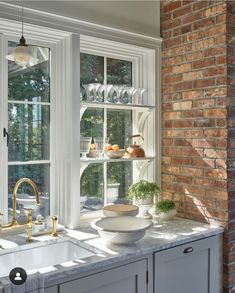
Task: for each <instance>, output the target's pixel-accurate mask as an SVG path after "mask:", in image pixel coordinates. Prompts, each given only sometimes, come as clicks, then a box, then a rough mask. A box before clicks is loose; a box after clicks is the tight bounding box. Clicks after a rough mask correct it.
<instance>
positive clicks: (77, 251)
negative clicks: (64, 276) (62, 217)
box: [0, 240, 95, 277]
mask: <svg viewBox="0 0 235 293" xmlns="http://www.w3.org/2000/svg"><path fill="white" fill-rule="evenodd" d="M93 255H95V253H94V252H92V251H90V250H88V249H86V248H83V247H81V246H79V244H77V243H73V242H72V241H69V240H66V241H63V242H62V241H61V242H56V243H48V244H47V245H45V244H44V245H42V246H36V247H30V246H29V245H27V246H26V247H25V248H24V247H21V248H20V250H17V251H11V252H10V251H9V250H6V253H5V251H4V250H3V251H2V252H1V254H0V277H3V276H8V275H9V272H10V271H11V270H12V269H13V268H15V267H22V268H23V269H25V270H26V271H30V270H35V269H40V268H45V267H49V266H54V265H58V264H61V263H66V262H69V261H74V260H80V259H84V258H86V257H90V256H93Z"/></svg>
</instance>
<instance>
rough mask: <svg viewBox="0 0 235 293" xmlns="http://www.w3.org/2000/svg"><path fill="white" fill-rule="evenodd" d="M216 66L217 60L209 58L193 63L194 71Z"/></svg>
mask: <svg viewBox="0 0 235 293" xmlns="http://www.w3.org/2000/svg"><path fill="white" fill-rule="evenodd" d="M214 64H215V58H214V57H212V58H207V59H202V60H198V61H195V62H193V68H194V69H200V68H207V67H208V66H212V65H214Z"/></svg>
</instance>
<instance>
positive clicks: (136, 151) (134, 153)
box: [125, 134, 145, 158]
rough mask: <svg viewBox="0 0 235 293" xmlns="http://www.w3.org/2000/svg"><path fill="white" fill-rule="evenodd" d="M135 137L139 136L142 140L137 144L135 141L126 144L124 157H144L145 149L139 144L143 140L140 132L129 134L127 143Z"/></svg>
mask: <svg viewBox="0 0 235 293" xmlns="http://www.w3.org/2000/svg"><path fill="white" fill-rule="evenodd" d="M135 137H140V138H141V140H142V141H141V142H140V143H139V145H137V144H136V142H134V144H128V146H127V147H126V153H125V157H126V158H144V157H145V151H144V149H143V148H142V147H141V145H142V144H143V142H144V138H143V136H141V135H140V134H135V135H131V136H130V137H128V139H127V140H128V143H129V142H130V139H132V138H135Z"/></svg>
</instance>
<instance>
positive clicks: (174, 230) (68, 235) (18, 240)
mask: <svg viewBox="0 0 235 293" xmlns="http://www.w3.org/2000/svg"><path fill="white" fill-rule="evenodd" d="M220 233H223V228H222V227H218V226H210V225H207V224H203V223H199V222H194V221H190V220H186V219H182V218H175V220H174V221H168V222H159V223H157V224H154V225H153V226H152V227H151V228H150V229H149V230H148V231H147V233H146V235H145V237H144V238H143V239H141V240H140V241H138V242H137V243H136V244H135V245H131V246H124V245H121V246H119V245H110V246H106V245H105V244H104V242H103V240H102V239H101V238H100V237H99V236H98V235H97V233H96V231H95V230H93V229H92V228H91V227H90V226H88V225H87V226H84V227H82V228H80V229H79V230H67V229H66V230H65V231H63V232H61V233H60V237H59V238H52V237H50V236H47V235H44V236H38V237H34V238H33V239H34V243H33V244H25V236H24V235H14V236H13V235H12V236H6V237H4V238H1V239H0V246H2V247H3V248H4V249H0V256H1V255H2V254H5V253H6V252H7V251H8V249H10V250H13V251H15V250H19V249H22V248H23V249H25V248H26V249H30V248H32V247H33V246H35V245H36V246H41V245H47V244H49V243H52V242H57V241H64V240H70V241H73V242H76V243H78V244H79V245H81V246H82V247H85V248H87V249H89V250H90V251H92V252H94V256H91V257H88V258H86V259H83V261H81V262H70V263H69V264H67V265H66V266H63V265H55V266H53V267H54V268H55V270H51V271H50V270H48V271H46V272H42V271H40V270H39V271H37V270H35V272H33V274H31V275H30V277H29V278H28V280H27V284H26V285H24V286H25V287H24V289H22V290H21V291H16V290H14V288H13V290H12V284H9V279H8V277H5V278H0V283H1V284H2V286H3V287H4V288H8V289H5V291H4V292H29V291H30V290H35V280H36V279H37V285H36V286H37V288H40V287H41V288H43V287H44V286H45V287H48V286H52V285H55V284H58V283H61V282H65V281H66V280H69V279H72V278H73V276H74V278H75V276H76V277H77V278H78V277H79V275H81V274H83V275H84V274H89V271H92V270H100V271H102V269H105V267H107V266H110V265H115V264H118V263H119V262H122V261H128V260H130V261H131V259H135V258H136V257H140V256H141V255H147V254H150V253H153V252H157V251H160V250H163V249H167V248H171V247H175V246H177V245H181V244H186V243H188V242H191V241H195V240H199V239H203V238H206V237H210V236H213V235H217V234H220ZM10 250H9V251H10ZM35 278H36V279H35ZM21 286H23V285H21ZM21 286H17V290H19V289H20V288H19V287H21ZM11 290H12V291H11ZM0 292H1V290H0ZM37 292H43V291H37Z"/></svg>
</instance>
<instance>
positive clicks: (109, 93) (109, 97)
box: [105, 84, 114, 103]
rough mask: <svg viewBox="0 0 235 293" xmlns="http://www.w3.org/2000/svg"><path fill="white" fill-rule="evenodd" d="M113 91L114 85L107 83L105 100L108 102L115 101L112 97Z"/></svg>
mask: <svg viewBox="0 0 235 293" xmlns="http://www.w3.org/2000/svg"><path fill="white" fill-rule="evenodd" d="M113 91H114V88H113V85H112V84H106V86H105V102H106V103H112V102H113V99H112V95H113Z"/></svg>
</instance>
